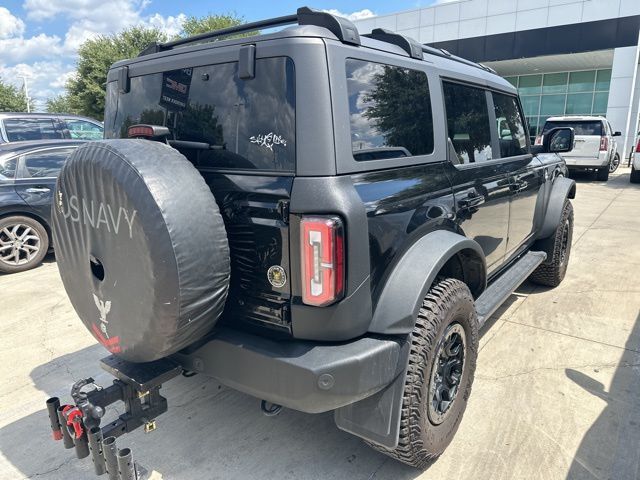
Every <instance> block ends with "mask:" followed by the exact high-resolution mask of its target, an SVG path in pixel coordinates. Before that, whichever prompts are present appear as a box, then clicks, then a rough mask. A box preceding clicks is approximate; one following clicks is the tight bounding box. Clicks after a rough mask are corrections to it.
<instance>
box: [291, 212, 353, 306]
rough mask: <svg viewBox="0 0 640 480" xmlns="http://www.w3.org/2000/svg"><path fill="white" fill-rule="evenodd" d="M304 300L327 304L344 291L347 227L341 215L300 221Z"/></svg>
mask: <svg viewBox="0 0 640 480" xmlns="http://www.w3.org/2000/svg"><path fill="white" fill-rule="evenodd" d="M300 245H301V254H302V284H303V285H302V301H303V302H304V303H306V304H307V305H314V306H318V307H320V306H324V305H329V304H330V303H333V302H335V301H336V300H338V299H340V298H341V297H342V295H343V293H344V230H343V228H342V221H341V220H340V219H339V218H338V217H303V218H302V221H301V222H300Z"/></svg>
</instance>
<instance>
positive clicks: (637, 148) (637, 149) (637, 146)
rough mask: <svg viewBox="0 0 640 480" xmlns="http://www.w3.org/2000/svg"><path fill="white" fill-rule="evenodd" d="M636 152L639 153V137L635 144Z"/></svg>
mask: <svg viewBox="0 0 640 480" xmlns="http://www.w3.org/2000/svg"><path fill="white" fill-rule="evenodd" d="M636 152H638V153H640V138H638V144H637V145H636Z"/></svg>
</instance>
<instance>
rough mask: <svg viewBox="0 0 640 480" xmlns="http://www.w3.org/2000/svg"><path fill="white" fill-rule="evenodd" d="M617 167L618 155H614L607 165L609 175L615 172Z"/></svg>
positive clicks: (618, 163)
mask: <svg viewBox="0 0 640 480" xmlns="http://www.w3.org/2000/svg"><path fill="white" fill-rule="evenodd" d="M619 166H620V155H618V154H617V153H616V154H615V156H614V157H613V159H612V160H611V162H610V163H609V173H613V172H615V171H616V170H617V169H618V167H619Z"/></svg>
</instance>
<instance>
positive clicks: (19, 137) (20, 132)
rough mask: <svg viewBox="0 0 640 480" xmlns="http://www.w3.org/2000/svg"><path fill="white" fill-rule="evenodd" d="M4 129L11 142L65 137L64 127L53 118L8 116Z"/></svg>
mask: <svg viewBox="0 0 640 480" xmlns="http://www.w3.org/2000/svg"><path fill="white" fill-rule="evenodd" d="M4 130H5V132H6V134H7V139H8V141H10V142H20V141H24V140H50V139H56V138H64V135H63V132H62V129H60V128H58V127H57V126H56V122H55V121H54V120H53V119H51V118H7V119H5V120H4Z"/></svg>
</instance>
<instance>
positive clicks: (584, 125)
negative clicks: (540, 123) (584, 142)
mask: <svg viewBox="0 0 640 480" xmlns="http://www.w3.org/2000/svg"><path fill="white" fill-rule="evenodd" d="M558 127H570V128H573V130H574V133H575V134H576V135H597V136H602V122H600V121H599V120H584V121H570V122H564V121H553V122H547V123H545V124H544V128H543V129H542V134H543V135H544V134H545V133H547V132H548V131H549V130H551V129H552V128H558Z"/></svg>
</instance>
